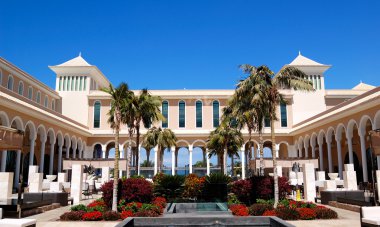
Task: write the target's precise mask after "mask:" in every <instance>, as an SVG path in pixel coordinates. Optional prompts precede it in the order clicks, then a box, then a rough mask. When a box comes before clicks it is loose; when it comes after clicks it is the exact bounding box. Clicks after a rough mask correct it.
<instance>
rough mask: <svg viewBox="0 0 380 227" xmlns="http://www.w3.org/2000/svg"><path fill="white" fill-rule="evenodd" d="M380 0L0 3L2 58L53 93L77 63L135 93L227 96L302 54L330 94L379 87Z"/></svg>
mask: <svg viewBox="0 0 380 227" xmlns="http://www.w3.org/2000/svg"><path fill="white" fill-rule="evenodd" d="M379 11H380V1H378V0H373V1H314V2H311V1H262V2H260V3H259V2H258V1H249V0H247V1H241V0H234V1H232V0H230V1H222V0H217V1H216V0H215V1H211V0H188V1H185V0H183V1H174V0H171V1H170V0H162V1H157V0H151V1H145V0H140V1H137V0H136V1H111V2H106V1H88V2H84V1H24V2H19V1H3V2H2V3H1V9H0V56H2V57H4V58H6V59H8V60H9V61H11V62H12V63H14V64H16V65H17V66H19V67H20V68H22V69H23V70H25V71H26V72H28V73H30V74H32V75H33V76H35V77H37V78H38V79H40V80H41V81H43V82H44V83H46V84H48V85H49V86H51V87H53V86H54V74H53V72H52V71H50V70H49V69H48V67H47V66H48V65H55V64H60V63H62V62H64V61H67V60H69V59H71V58H73V57H76V56H78V53H79V52H80V51H81V52H82V56H83V57H84V58H85V59H86V60H87V61H88V62H89V63H91V64H93V65H96V66H98V67H99V68H100V69H101V70H102V72H103V73H104V74H105V75H106V76H107V77H108V78H109V79H110V81H111V82H112V83H113V84H115V85H117V84H118V83H119V82H121V81H126V82H128V83H129V85H130V86H131V87H132V88H133V89H140V88H144V87H147V88H149V89H183V88H186V89H225V88H233V87H234V85H235V83H236V81H237V80H238V79H239V78H241V77H242V74H241V72H240V71H239V70H238V65H239V64H243V63H250V64H252V65H261V64H266V65H268V66H270V67H271V68H272V69H273V70H274V71H277V70H279V69H280V68H281V66H282V65H284V64H287V63H289V62H291V61H292V60H293V59H294V58H295V57H296V56H297V54H298V51H299V50H301V52H302V54H303V55H304V56H306V57H309V58H311V59H314V60H316V61H318V62H321V63H325V64H332V65H333V67H332V68H331V69H330V70H329V71H328V72H327V74H326V87H327V88H351V87H353V86H355V85H356V84H357V83H359V81H360V80H362V81H363V82H365V83H369V84H373V85H376V86H378V85H380V79H379V76H378V72H377V70H378V69H379V68H380V56H379V55H380V41H379V40H380V14H379Z"/></svg>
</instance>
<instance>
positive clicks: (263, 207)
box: [249, 203, 273, 216]
mask: <svg viewBox="0 0 380 227" xmlns="http://www.w3.org/2000/svg"><path fill="white" fill-rule="evenodd" d="M267 210H273V205H271V204H264V203H256V204H253V205H252V206H250V207H249V215H252V216H261V215H263V214H264V212H265V211H267Z"/></svg>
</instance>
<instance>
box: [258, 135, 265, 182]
mask: <svg viewBox="0 0 380 227" xmlns="http://www.w3.org/2000/svg"><path fill="white" fill-rule="evenodd" d="M259 149H260V173H259V175H260V176H264V142H263V133H262V132H259Z"/></svg>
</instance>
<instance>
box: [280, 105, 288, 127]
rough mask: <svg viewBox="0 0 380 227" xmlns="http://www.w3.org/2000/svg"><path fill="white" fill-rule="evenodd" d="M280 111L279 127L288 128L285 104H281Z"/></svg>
mask: <svg viewBox="0 0 380 227" xmlns="http://www.w3.org/2000/svg"><path fill="white" fill-rule="evenodd" d="M280 111H281V127H288V116H287V110H286V103H281V105H280Z"/></svg>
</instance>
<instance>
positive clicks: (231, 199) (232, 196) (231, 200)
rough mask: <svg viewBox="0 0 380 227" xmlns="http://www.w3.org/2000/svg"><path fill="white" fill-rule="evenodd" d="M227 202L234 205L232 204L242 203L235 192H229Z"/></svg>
mask: <svg viewBox="0 0 380 227" xmlns="http://www.w3.org/2000/svg"><path fill="white" fill-rule="evenodd" d="M227 203H228V205H232V204H240V203H241V202H240V201H239V199H238V198H237V196H236V195H235V194H234V193H228V201H227Z"/></svg>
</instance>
